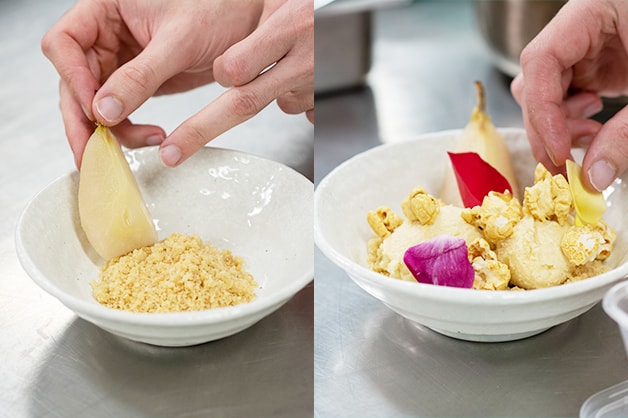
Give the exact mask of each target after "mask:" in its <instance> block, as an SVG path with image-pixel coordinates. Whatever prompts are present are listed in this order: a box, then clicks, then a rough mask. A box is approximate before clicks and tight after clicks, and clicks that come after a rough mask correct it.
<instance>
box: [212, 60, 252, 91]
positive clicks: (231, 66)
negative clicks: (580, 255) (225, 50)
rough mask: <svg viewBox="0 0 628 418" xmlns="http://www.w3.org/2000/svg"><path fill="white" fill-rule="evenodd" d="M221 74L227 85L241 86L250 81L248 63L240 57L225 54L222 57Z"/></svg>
mask: <svg viewBox="0 0 628 418" xmlns="http://www.w3.org/2000/svg"><path fill="white" fill-rule="evenodd" d="M219 72H220V73H221V78H222V79H223V83H225V84H226V85H230V86H241V85H243V84H245V83H246V82H247V81H248V77H247V74H248V72H249V68H248V61H247V60H245V59H243V58H242V57H241V56H239V55H234V54H225V55H223V56H222V57H221V60H220V66H219Z"/></svg>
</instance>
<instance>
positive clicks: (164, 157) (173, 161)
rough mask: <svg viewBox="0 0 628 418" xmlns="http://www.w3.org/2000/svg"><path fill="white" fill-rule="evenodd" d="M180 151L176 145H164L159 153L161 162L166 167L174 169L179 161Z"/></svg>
mask: <svg viewBox="0 0 628 418" xmlns="http://www.w3.org/2000/svg"><path fill="white" fill-rule="evenodd" d="M181 155H182V154H181V149H180V148H179V147H177V146H176V145H166V146H165V147H163V148H162V149H161V150H160V151H159V157H160V158H161V162H162V163H163V164H164V165H165V166H168V167H174V166H176V165H177V163H178V162H179V161H180V160H181Z"/></svg>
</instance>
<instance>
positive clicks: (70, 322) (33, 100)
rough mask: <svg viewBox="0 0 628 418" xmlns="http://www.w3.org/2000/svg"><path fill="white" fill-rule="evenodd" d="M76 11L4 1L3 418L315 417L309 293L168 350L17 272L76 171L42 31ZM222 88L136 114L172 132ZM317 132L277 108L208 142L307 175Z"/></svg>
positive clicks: (42, 0) (0, 196)
mask: <svg viewBox="0 0 628 418" xmlns="http://www.w3.org/2000/svg"><path fill="white" fill-rule="evenodd" d="M73 3H74V2H73V1H71V0H20V1H11V0H0V156H1V158H2V162H1V163H0V188H1V193H0V359H1V361H0V417H10V418H22V417H37V418H39V417H64V418H69V417H81V418H82V417H207V416H214V417H249V416H250V417H260V416H285V417H308V416H309V417H311V416H312V414H313V377H312V376H313V360H312V359H313V294H314V291H313V285H309V286H308V287H306V288H305V289H304V290H303V291H301V292H300V293H299V294H298V295H297V296H295V298H293V299H292V300H291V301H289V302H288V303H287V304H286V305H284V307H282V308H281V309H280V310H278V311H277V312H275V313H274V314H272V315H271V316H269V317H268V318H265V319H264V320H262V321H261V322H259V323H258V324H256V325H254V326H253V327H251V328H249V329H247V330H245V331H243V332H241V333H239V334H237V335H234V336H232V337H228V338H225V339H223V340H219V341H215V342H211V343H207V344H203V345H199V346H195V347H187V348H162V347H154V346H149V345H144V344H138V343H134V342H130V341H127V340H124V339H121V338H119V337H115V336H113V335H112V334H109V333H107V332H105V331H102V330H100V329H99V328H97V327H95V326H93V325H91V324H90V323H88V322H85V321H84V320H82V319H79V318H78V317H77V316H75V315H74V314H73V313H72V312H71V311H70V310H69V309H67V308H66V307H65V306H63V305H62V304H61V303H60V302H58V301H57V300H56V299H54V298H53V297H52V296H50V295H48V294H47V293H45V292H44V291H42V290H40V289H39V288H38V287H37V286H36V285H35V284H34V283H33V282H32V281H31V280H30V278H29V277H28V276H27V275H26V273H25V272H24V271H23V270H22V268H21V266H20V264H19V262H18V259H17V256H16V254H15V246H14V231H15V226H16V222H17V219H18V217H19V215H20V213H21V211H22V210H23V208H24V207H25V205H26V204H27V202H28V200H29V199H30V198H31V197H32V196H34V195H35V194H36V193H37V192H38V191H39V190H41V189H42V188H44V187H45V186H46V185H47V184H48V183H50V182H51V181H52V180H53V179H55V178H57V177H59V176H61V175H63V174H65V173H67V172H70V171H72V170H74V164H73V160H72V157H71V153H70V150H69V147H68V145H67V142H66V139H65V134H64V130H63V125H62V121H61V115H60V113H59V111H58V93H57V85H58V84H57V75H56V72H55V71H54V68H53V67H52V65H51V64H50V63H49V62H48V61H47V60H46V59H45V58H44V57H43V55H42V54H41V52H40V48H39V42H40V39H41V36H42V35H43V34H44V32H45V31H46V30H47V29H48V28H49V26H51V25H52V24H53V23H54V22H55V21H56V20H57V19H58V18H59V17H60V16H61V15H62V14H63V13H64V12H65V11H66V10H67V9H68V8H69V7H70V6H71V5H72V4H73ZM221 91H222V90H221V89H220V87H218V86H209V87H204V88H200V89H197V90H194V91H192V92H189V93H185V94H180V95H176V96H171V97H161V98H156V99H151V100H150V101H149V102H148V103H147V104H146V105H145V106H144V107H142V108H141V109H140V110H139V111H138V112H136V114H135V115H134V116H133V117H132V119H133V120H136V121H146V122H152V123H159V124H162V126H163V127H164V128H165V129H166V131H171V130H172V129H174V127H176V126H177V125H178V124H179V123H180V122H181V121H182V120H184V119H185V118H186V117H188V116H190V115H192V114H193V113H194V112H195V111H196V110H198V109H200V108H201V107H202V106H203V105H204V104H206V103H208V102H209V100H211V98H212V97H215V96H216V95H217V94H219V93H220V92H221ZM313 137H314V129H313V127H312V125H311V124H310V123H309V122H308V121H307V120H306V118H305V117H304V116H303V115H299V116H287V115H284V114H283V113H282V112H281V111H280V110H279V109H278V107H277V106H276V105H274V104H273V105H271V106H269V107H268V108H267V109H265V110H264V111H263V112H262V113H261V114H260V115H258V117H256V118H254V119H251V120H250V121H248V122H246V123H245V124H243V125H241V126H239V127H237V128H235V129H233V130H232V131H230V132H228V133H226V134H225V135H223V136H222V137H220V138H218V139H216V140H215V141H214V142H212V144H211V145H213V146H220V147H225V148H234V149H238V150H242V151H246V152H250V153H253V154H257V155H261V156H263V157H266V158H270V159H274V160H277V161H280V162H283V163H285V164H287V165H289V166H291V167H293V168H295V169H297V170H299V171H301V172H302V173H303V174H305V175H306V176H308V177H309V178H313V170H314V169H313V158H312V156H313V148H314V146H313Z"/></svg>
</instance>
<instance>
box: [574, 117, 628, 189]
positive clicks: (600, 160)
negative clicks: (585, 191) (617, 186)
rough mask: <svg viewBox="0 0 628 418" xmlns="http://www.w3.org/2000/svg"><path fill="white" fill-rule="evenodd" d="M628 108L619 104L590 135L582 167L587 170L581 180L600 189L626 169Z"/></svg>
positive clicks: (627, 157)
mask: <svg viewBox="0 0 628 418" xmlns="http://www.w3.org/2000/svg"><path fill="white" fill-rule="evenodd" d="M627 121H628V108H626V107H625V108H623V109H622V110H621V111H619V112H618V113H617V114H615V115H614V116H613V117H612V118H611V119H609V120H608V121H607V122H606V123H605V124H604V125H603V126H602V128H601V129H600V131H599V132H598V133H597V135H596V136H595V137H594V138H593V141H592V142H591V145H590V146H589V149H588V150H587V152H586V154H585V157H584V160H583V161H582V170H583V172H584V173H587V175H586V176H584V177H585V178H584V179H583V180H584V181H585V184H587V185H588V186H589V187H591V188H592V189H593V190H597V191H602V190H604V189H606V188H607V187H608V186H610V185H611V183H612V182H613V181H614V180H615V179H616V178H617V177H618V176H620V175H621V174H623V173H624V172H625V171H626V169H628V130H626V122H627Z"/></svg>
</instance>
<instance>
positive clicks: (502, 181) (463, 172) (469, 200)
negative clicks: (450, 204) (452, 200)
mask: <svg viewBox="0 0 628 418" xmlns="http://www.w3.org/2000/svg"><path fill="white" fill-rule="evenodd" d="M447 154H449V159H450V160H451V165H452V166H453V168H454V173H455V174H456V182H457V183H458V190H459V191H460V197H461V198H462V203H463V204H464V206H465V207H466V208H472V207H474V206H478V205H481V204H482V200H483V199H484V196H486V195H487V194H488V192H490V191H495V192H498V193H504V192H505V191H506V190H508V191H509V192H510V193H512V187H511V186H510V183H509V182H508V180H507V179H506V177H504V176H503V175H502V174H501V173H500V172H499V171H497V169H496V168H495V167H493V166H492V165H490V164H489V163H487V162H486V161H484V160H483V159H482V157H480V155H479V154H478V153H476V152H460V153H454V152H448V153H447Z"/></svg>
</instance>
